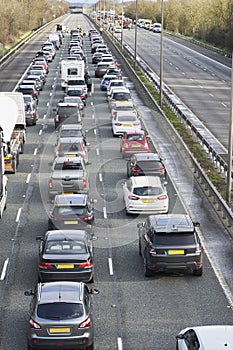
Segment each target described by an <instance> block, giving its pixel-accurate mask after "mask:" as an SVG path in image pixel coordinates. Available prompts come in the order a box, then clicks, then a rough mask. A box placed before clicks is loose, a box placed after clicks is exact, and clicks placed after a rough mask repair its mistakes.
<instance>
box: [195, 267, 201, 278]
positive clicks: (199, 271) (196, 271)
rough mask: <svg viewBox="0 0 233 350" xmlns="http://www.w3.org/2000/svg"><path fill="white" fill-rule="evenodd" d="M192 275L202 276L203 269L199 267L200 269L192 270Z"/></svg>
mask: <svg viewBox="0 0 233 350" xmlns="http://www.w3.org/2000/svg"><path fill="white" fill-rule="evenodd" d="M193 274H194V276H202V274H203V267H201V268H200V269H197V270H194V271H193Z"/></svg>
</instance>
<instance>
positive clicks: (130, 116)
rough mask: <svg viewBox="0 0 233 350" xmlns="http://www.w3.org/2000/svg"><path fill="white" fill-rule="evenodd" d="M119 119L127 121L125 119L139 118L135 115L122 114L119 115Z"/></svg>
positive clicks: (129, 120)
mask: <svg viewBox="0 0 233 350" xmlns="http://www.w3.org/2000/svg"><path fill="white" fill-rule="evenodd" d="M118 120H119V121H120V122H125V121H128V122H134V121H135V120H137V118H136V116H135V115H124V116H122V115H121V116H119V117H118Z"/></svg>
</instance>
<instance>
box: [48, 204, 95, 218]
mask: <svg viewBox="0 0 233 350" xmlns="http://www.w3.org/2000/svg"><path fill="white" fill-rule="evenodd" d="M54 212H55V215H58V216H60V217H69V216H86V215H88V210H87V207H82V206H72V207H68V206H64V207H57V208H55V211H54Z"/></svg>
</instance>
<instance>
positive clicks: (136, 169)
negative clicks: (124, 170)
mask: <svg viewBox="0 0 233 350" xmlns="http://www.w3.org/2000/svg"><path fill="white" fill-rule="evenodd" d="M132 170H133V171H139V170H141V169H140V168H139V167H136V166H134V167H133V168H132Z"/></svg>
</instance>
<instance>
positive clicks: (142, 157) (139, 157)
mask: <svg viewBox="0 0 233 350" xmlns="http://www.w3.org/2000/svg"><path fill="white" fill-rule="evenodd" d="M132 158H134V159H135V160H136V161H137V162H140V161H146V160H148V161H151V160H156V161H160V160H161V158H160V156H159V154H158V153H135V154H134V155H133V156H132Z"/></svg>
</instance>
